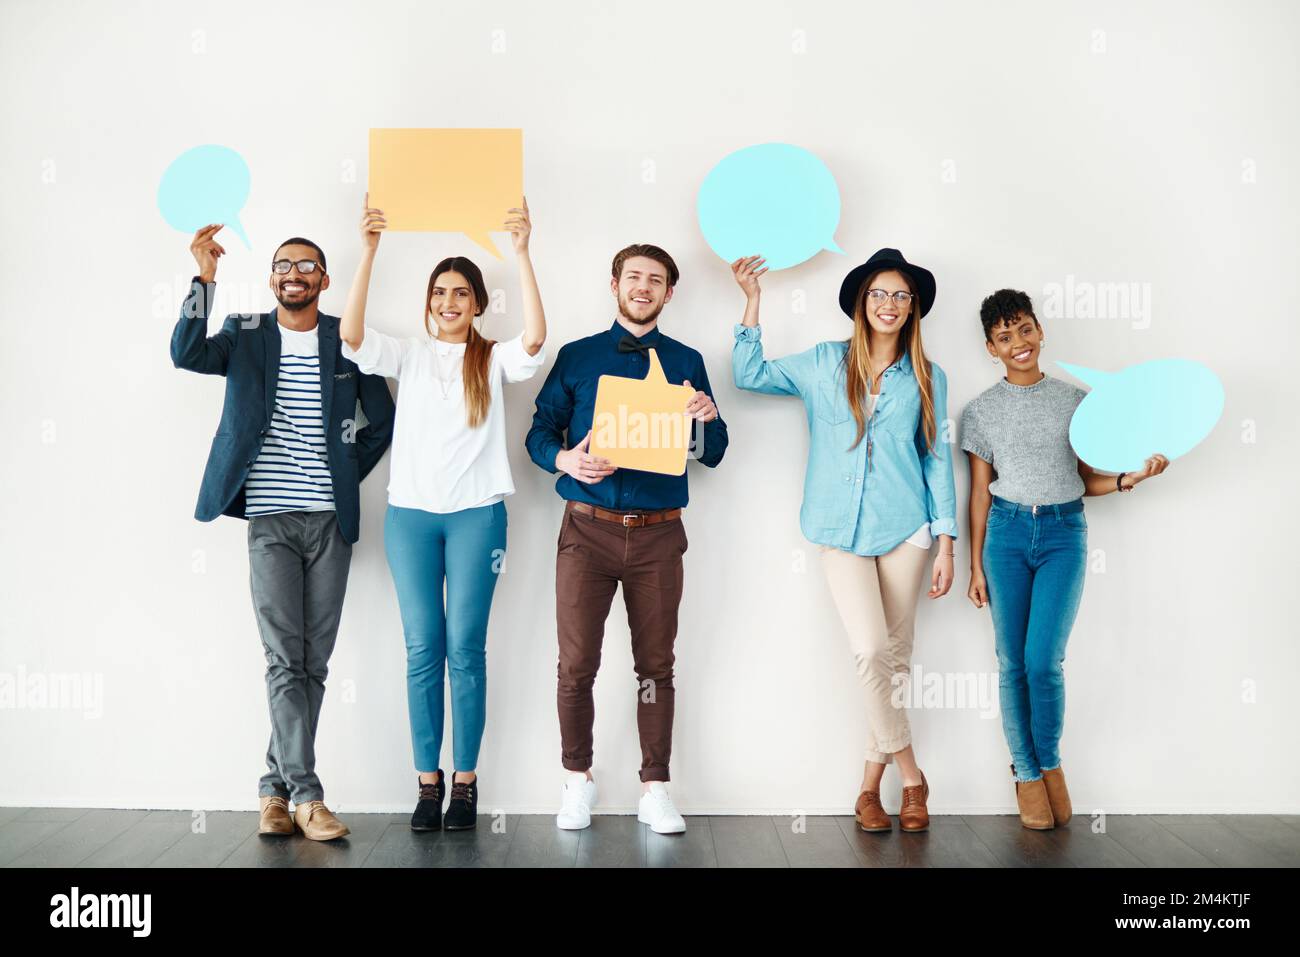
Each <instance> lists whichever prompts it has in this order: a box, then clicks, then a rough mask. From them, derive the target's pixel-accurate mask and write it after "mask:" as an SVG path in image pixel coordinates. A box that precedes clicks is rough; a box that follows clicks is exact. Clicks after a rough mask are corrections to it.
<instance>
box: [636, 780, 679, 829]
mask: <svg viewBox="0 0 1300 957" xmlns="http://www.w3.org/2000/svg"><path fill="white" fill-rule="evenodd" d="M636 819H637V820H638V821H640V822H641V823H642V824H649V825H650V830H652V831H654V832H655V833H656V834H681V833H682V832H683V831H685V830H686V820H685V819H684V818H683V817H682V816H681V815H680V814H678V813H677V808H675V807H673V799H672V798H670V797H669V796H668V789H667V788H666V787H664V783H663V782H662V781H651V782H650V790H648V791H646V792H645V793H644V794H642V795H641V803H640V804H639V805H637V810H636Z"/></svg>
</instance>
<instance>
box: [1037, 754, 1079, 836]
mask: <svg viewBox="0 0 1300 957" xmlns="http://www.w3.org/2000/svg"><path fill="white" fill-rule="evenodd" d="M1043 786H1044V787H1046V788H1047V803H1048V804H1050V805H1051V807H1052V820H1053V821H1055V822H1056V826H1057V827H1060V826H1062V825H1063V824H1069V823H1070V818H1071V817H1072V816H1073V815H1074V809H1073V808H1072V807H1071V806H1070V792H1069V791H1067V790H1066V789H1065V772H1064V771H1062V770H1061V769H1060V768H1052V770H1050V771H1044V772H1043Z"/></svg>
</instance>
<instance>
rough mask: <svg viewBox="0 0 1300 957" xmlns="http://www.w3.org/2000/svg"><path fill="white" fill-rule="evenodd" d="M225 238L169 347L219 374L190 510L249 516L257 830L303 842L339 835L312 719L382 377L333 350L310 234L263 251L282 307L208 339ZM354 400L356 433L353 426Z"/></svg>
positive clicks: (387, 435) (383, 435)
mask: <svg viewBox="0 0 1300 957" xmlns="http://www.w3.org/2000/svg"><path fill="white" fill-rule="evenodd" d="M220 229H221V226H220V225H213V226H206V227H204V228H203V229H200V230H199V231H198V232H196V233H195V234H194V240H193V242H192V243H191V244H190V251H191V252H192V253H193V255H194V259H195V261H196V262H197V263H198V265H199V274H198V275H197V276H195V277H194V280H193V282H192V284H191V287H190V293H189V296H187V297H186V299H185V303H184V305H183V306H182V307H181V317H180V320H179V321H178V322H177V323H176V329H175V331H174V332H173V333H172V342H171V355H172V362H173V363H175V365H176V367H177V368H178V369H189V370H190V371H193V372H202V373H205V374H208V375H223V376H225V377H226V396H225V404H224V405H223V407H222V410H221V423H220V425H219V426H218V428H217V433H216V435H215V436H213V439H212V449H211V451H210V452H209V454H208V463H207V467H206V468H205V469H204V472H203V484H202V486H201V487H200V489H199V501H198V506H197V508H196V509H195V512H194V517H195V518H197V519H199V520H200V521H204V522H207V521H211V520H212V519H214V518H216V517H217V516H218V515H232V516H234V517H236V518H244V519H247V520H248V558H249V573H250V574H249V579H250V582H251V588H252V593H253V608H254V611H255V612H256V614H257V623H258V628H259V630H260V632H261V638H262V645H263V648H264V650H265V652H266V660H267V670H266V688H267V698H268V701H269V704H270V711H271V742H270V745H269V746H268V748H267V754H266V763H267V768H268V770H267V773H266V774H265V775H264V776H263V777H262V779H261V782H260V784H259V787H258V795H259V798H260V804H261V820H260V823H259V833H262V834H292V833H293V832H294V826H295V824H296V825H297V827H298V828H299V829H300V830H302V831H303V833H304V834H305V835H306V836H307V837H309V838H313V839H315V840H332V839H333V838H336V837H342V836H343V835H344V834H347V833H348V828H347V827H346V826H345V825H344V824H343V823H342V822H341V821H339V820H338V818H336V817H335V816H334V815H333V814H332V813H331V812H330V810H329V808H327V807H326V806H325V803H324V789H323V788H322V786H321V783H320V779H319V778H318V777H317V776H316V771H315V764H316V755H315V738H316V726H317V721H318V719H319V716H320V707H321V702H322V700H323V698H324V692H325V676H326V674H327V671H328V665H329V657H330V653H331V652H332V651H333V649H334V641H335V638H336V637H337V635H338V627H339V619H340V617H341V615H342V611H343V594H344V591H345V589H346V587H347V578H348V566H349V564H350V562H351V558H352V545H353V543H354V542H356V540H357V538H358V537H359V534H360V483H361V480H362V479H363V478H365V477H366V475H367V474H369V472H370V471H371V469H373V468H374V467H375V465H376V464H377V463H378V462H379V460H380V458H382V457H383V454H384V450H385V449H387V448H388V444H389V442H391V441H392V437H393V419H394V412H395V409H394V405H393V399H392V395H391V394H390V393H389V391H388V384H387V383H386V382H385V381H384V379H383V377H382V376H375V375H364V374H362V372H361V370H360V369H358V368H357V366H356V364H355V363H354V362H352V361H351V360H349V359H345V358H344V357H343V355H342V352H341V351H340V350H341V342H340V339H339V333H338V328H339V320H338V318H337V317H335V316H328V315H325V314H324V313H322V312H320V311H319V306H318V301H317V300H318V298H319V296H320V293H321V292H322V291H324V290H325V289H328V288H329V275H328V273H327V272H326V268H325V266H326V263H325V254H324V252H322V251H321V249H320V247H319V246H317V245H316V244H315V243H313V242H312V241H311V240H308V239H302V238H298V237H295V238H293V239H290V240H286V241H285V242H284V243H282V244H281V245H280V248H279V249H278V250H277V251H276V254H275V256H274V257H273V262H272V267H271V276H270V287H271V291H272V292H273V293H274V294H275V298H276V300H277V301H278V302H279V304H280V306H279V308H278V309H273V310H271V312H269V313H262V314H257V315H232V316H228V317H227V318H226V321H225V323H224V324H223V325H222V327H221V331H220V332H218V333H217V334H216V335H213V336H209V335H207V321H208V314H209V310H210V309H211V307H212V302H213V297H214V295H215V292H216V282H215V279H216V268H217V259H218V258H219V257H220V256H222V255H224V254H225V249H224V248H222V246H221V244H220V243H219V242H218V241H217V239H216V234H217V232H218V231H220ZM358 401H359V402H360V405H361V409H362V411H363V412H364V413H365V418H366V420H367V424H366V425H365V427H364V428H357V422H356V408H357V403H358ZM290 799H292V801H293V804H294V811H293V815H292V817H291V816H290V814H289V806H288V802H289V800H290Z"/></svg>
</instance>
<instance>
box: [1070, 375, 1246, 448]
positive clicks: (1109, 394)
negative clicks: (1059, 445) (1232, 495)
mask: <svg viewBox="0 0 1300 957" xmlns="http://www.w3.org/2000/svg"><path fill="white" fill-rule="evenodd" d="M1056 364H1057V365H1058V366H1060V367H1061V368H1062V369H1064V370H1065V371H1066V372H1068V373H1070V375H1072V376H1074V377H1075V378H1077V379H1082V380H1083V381H1084V382H1086V383H1087V384H1088V385H1089V386H1090V387H1091V389H1092V391H1091V392H1089V393H1088V395H1087V396H1086V397H1085V398H1084V400H1083V401H1082V402H1080V403H1079V407H1078V408H1077V409H1075V410H1074V417H1073V418H1072V419H1070V445H1072V446H1073V447H1074V452H1075V454H1076V455H1077V456H1079V458H1081V459H1082V460H1083V461H1084V462H1086V463H1088V464H1089V465H1091V466H1092V467H1093V468H1095V469H1100V470H1102V471H1103V472H1137V471H1141V469H1142V468H1143V465H1144V463H1145V462H1146V460H1147V458H1148V457H1149V456H1151V455H1154V454H1155V453H1157V452H1159V453H1160V454H1162V455H1164V456H1165V458H1167V459H1169V460H1170V461H1173V460H1174V459H1176V458H1178V457H1179V456H1180V455H1186V454H1187V453H1188V452H1190V451H1191V450H1192V449H1193V448H1195V447H1196V445H1197V444H1198V443H1199V442H1200V441H1201V440H1202V439H1204V438H1205V437H1206V436H1207V435H1209V434H1210V430H1212V429H1213V428H1214V424H1215V423H1216V422H1218V421H1219V416H1221V415H1222V414H1223V383H1221V382H1220V381H1219V377H1218V376H1216V375H1215V374H1214V373H1213V372H1212V371H1210V369H1209V368H1208V367H1206V366H1204V365H1202V364H1201V363H1199V362H1193V361H1191V360H1190V359H1156V360H1153V361H1151V362H1140V363H1138V364H1137V365H1131V366H1129V367H1127V368H1125V369H1121V370H1120V371H1119V372H1101V371H1100V370H1097V369H1089V368H1086V367H1084V366H1076V365H1071V364H1070V363H1068V362H1058V363H1056Z"/></svg>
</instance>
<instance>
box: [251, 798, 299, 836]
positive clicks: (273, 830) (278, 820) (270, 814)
mask: <svg viewBox="0 0 1300 957" xmlns="http://www.w3.org/2000/svg"><path fill="white" fill-rule="evenodd" d="M259 803H260V804H261V809H262V815H261V818H260V819H259V820H258V822H257V833H258V834H292V833H293V818H291V817H290V816H289V802H288V801H286V800H285V799H284V798H282V797H277V796H275V795H274V794H267V795H263V796H262V798H261V799H260V801H259Z"/></svg>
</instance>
